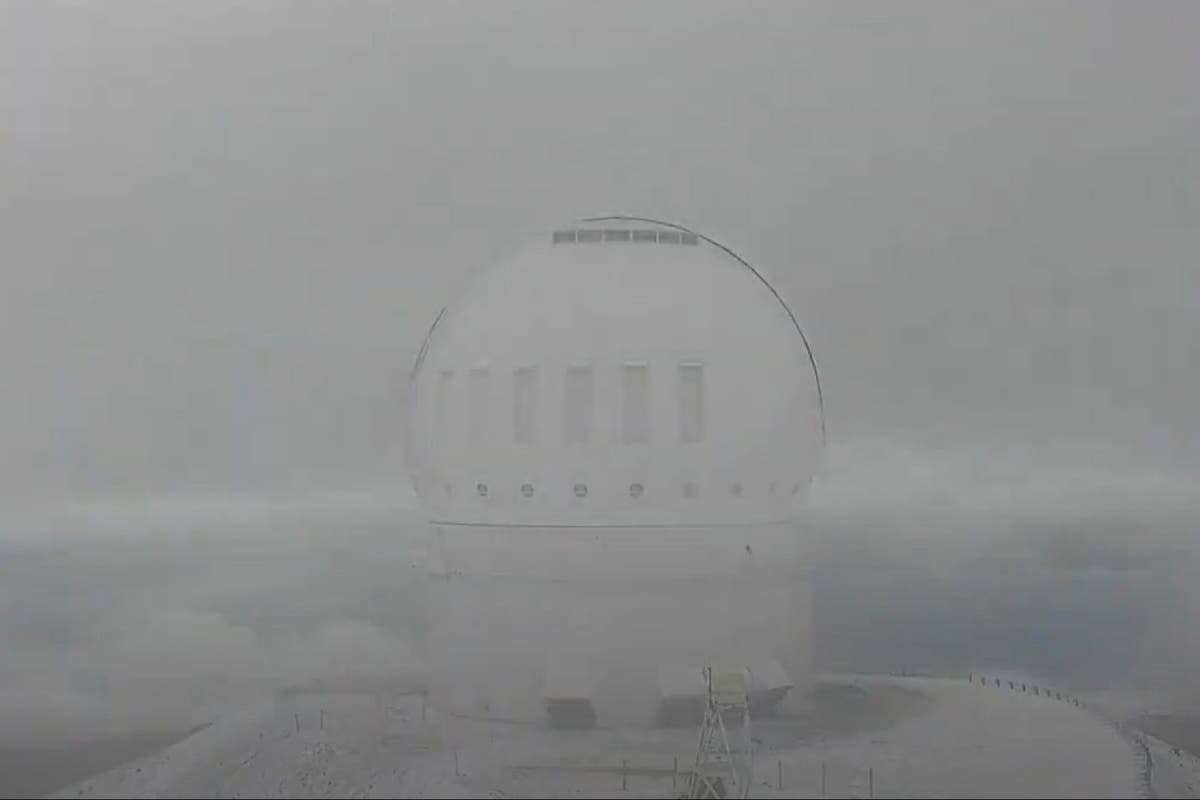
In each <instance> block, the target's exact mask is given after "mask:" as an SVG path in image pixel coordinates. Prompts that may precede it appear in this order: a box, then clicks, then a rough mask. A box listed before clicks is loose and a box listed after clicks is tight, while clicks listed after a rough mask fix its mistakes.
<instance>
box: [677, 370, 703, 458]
mask: <svg viewBox="0 0 1200 800" xmlns="http://www.w3.org/2000/svg"><path fill="white" fill-rule="evenodd" d="M703 439H704V365H703V364H700V363H699V362H696V361H684V362H681V363H680V364H679V440H680V441H682V442H699V441H703Z"/></svg>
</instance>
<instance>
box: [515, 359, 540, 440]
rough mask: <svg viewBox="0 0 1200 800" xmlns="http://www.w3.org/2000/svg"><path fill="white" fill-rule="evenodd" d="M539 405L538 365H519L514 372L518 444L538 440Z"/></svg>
mask: <svg viewBox="0 0 1200 800" xmlns="http://www.w3.org/2000/svg"><path fill="white" fill-rule="evenodd" d="M537 407H538V370H537V367H518V368H517V370H516V372H514V373H513V439H514V441H516V443H517V444H533V443H534V442H536V441H537Z"/></svg>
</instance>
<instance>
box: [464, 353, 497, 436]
mask: <svg viewBox="0 0 1200 800" xmlns="http://www.w3.org/2000/svg"><path fill="white" fill-rule="evenodd" d="M491 391H492V373H491V371H490V370H489V369H488V368H487V367H475V368H474V369H472V370H471V404H470V405H471V407H470V409H469V412H468V414H469V420H470V422H469V432H470V441H471V443H472V444H484V443H485V442H486V441H487V435H488V409H489V408H490V406H491V397H490V394H491Z"/></svg>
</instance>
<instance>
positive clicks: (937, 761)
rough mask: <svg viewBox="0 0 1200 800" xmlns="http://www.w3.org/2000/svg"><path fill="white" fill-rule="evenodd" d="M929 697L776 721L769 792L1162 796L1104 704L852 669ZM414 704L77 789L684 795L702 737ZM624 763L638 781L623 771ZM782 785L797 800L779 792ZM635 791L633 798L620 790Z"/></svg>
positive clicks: (1163, 755) (765, 741)
mask: <svg viewBox="0 0 1200 800" xmlns="http://www.w3.org/2000/svg"><path fill="white" fill-rule="evenodd" d="M839 681H840V682H841V683H843V684H847V685H851V686H855V687H858V688H859V689H861V690H863V691H864V692H865V693H866V694H867V695H870V694H872V693H880V692H883V691H885V690H888V689H896V688H900V689H905V690H909V691H910V692H920V693H921V694H923V695H924V696H925V697H926V698H927V700H926V701H923V702H921V703H919V704H917V705H916V706H913V707H912V709H910V710H909V711H906V712H905V713H904V714H903V715H902V718H900V719H898V720H894V721H892V722H891V724H887V725H883V726H875V727H874V728H872V729H870V730H864V731H860V732H858V733H855V734H852V735H841V736H835V735H832V734H828V733H822V732H821V731H820V730H814V729H812V728H811V727H808V728H805V727H804V726H795V727H793V728H789V727H788V726H789V724H792V723H790V722H789V721H788V720H773V721H771V720H762V721H759V723H758V727H757V728H756V738H759V739H760V740H761V741H762V744H761V746H760V748H759V750H758V753H757V755H756V786H755V789H754V795H756V796H779V797H782V796H788V797H795V796H801V797H819V796H822V775H824V783H825V787H824V789H825V792H824V793H825V795H826V796H831V797H867V796H869V795H870V794H872V792H873V794H874V796H877V797H910V796H925V797H963V796H970V797H1001V796H1003V797H1045V796H1053V797H1135V796H1147V795H1148V794H1149V792H1148V791H1147V786H1146V784H1145V780H1144V778H1145V776H1146V773H1147V770H1146V768H1145V764H1146V762H1145V758H1144V752H1145V751H1143V750H1142V747H1141V745H1140V744H1139V743H1138V741H1137V739H1136V737H1134V736H1133V735H1127V734H1123V733H1122V732H1121V731H1120V730H1119V729H1118V728H1117V726H1115V725H1112V724H1109V723H1108V722H1106V721H1105V720H1104V719H1103V718H1102V717H1101V716H1099V715H1098V714H1097V713H1095V712H1094V711H1091V710H1087V709H1084V708H1081V707H1077V706H1075V705H1074V704H1073V703H1072V702H1066V701H1061V700H1057V699H1054V698H1052V697H1047V696H1045V695H1038V696H1034V695H1032V694H1030V693H1021V692H1020V691H1010V690H1009V689H1008V688H1007V682H1005V685H1004V687H1003V688H997V687H995V685H994V684H989V685H988V686H986V687H981V686H980V685H979V683H978V682H974V683H968V682H967V681H964V680H955V679H935V678H897V677H883V676H853V677H842V678H840V679H839ZM422 706H423V701H422V700H421V699H420V698H419V697H415V696H398V695H387V694H378V695H374V694H367V693H341V694H337V693H327V694H305V695H296V696H292V697H280V698H279V699H278V700H277V701H276V702H269V703H264V704H263V705H261V706H258V707H253V708H248V709H246V710H244V711H243V712H241V713H239V714H237V715H235V716H232V717H230V718H227V719H224V720H221V721H218V722H217V723H216V724H214V725H212V726H210V727H208V728H206V729H204V730H202V731H200V732H198V733H196V734H194V735H193V736H191V737H190V738H188V739H186V740H184V741H182V742H179V743H178V744H175V745H173V746H171V747H168V748H166V749H165V750H163V751H161V752H159V753H156V754H154V755H151V756H148V757H146V758H142V759H140V760H138V761H136V762H133V763H131V764H128V765H125V766H123V767H120V768H118V769H115V770H112V771H110V772H108V773H105V774H104V775H101V776H97V777H95V778H92V779H89V780H87V781H84V782H82V783H80V784H77V785H75V786H72V787H70V788H69V789H66V790H64V791H63V792H61V793H59V795H58V796H61V797H114V796H129V797H151V796H154V797H239V796H266V797H283V796H300V797H334V796H352V797H373V796H397V795H402V796H411V797H468V796H493V797H512V796H533V797H550V796H571V797H606V796H613V795H616V794H617V793H618V792H620V793H621V794H622V796H631V797H634V796H642V797H667V796H672V794H673V789H672V782H673V780H675V781H676V788H677V790H682V787H683V779H682V777H679V778H677V779H676V778H674V777H673V768H674V765H675V764H676V763H677V764H678V765H679V768H680V769H681V770H683V769H686V768H687V766H688V765H689V764H690V763H691V758H692V755H693V751H692V748H693V747H694V741H695V739H694V737H695V731H693V730H687V729H683V730H616V729H598V730H592V731H578V732H550V731H547V730H545V729H542V728H540V727H530V726H514V725H506V724H502V723H484V722H476V721H468V720H462V719H454V718H445V717H439V716H438V715H436V714H435V713H434V712H433V710H432V709H425V710H424V711H423V709H422ZM1145 741H1146V749H1147V750H1148V751H1149V752H1150V762H1151V764H1152V766H1151V768H1150V770H1149V773H1150V774H1151V775H1152V780H1153V783H1154V794H1155V795H1156V796H1160V797H1195V796H1196V787H1197V786H1200V781H1198V780H1197V777H1198V776H1200V769H1198V762H1197V761H1196V759H1194V758H1191V757H1190V756H1187V755H1186V754H1175V753H1174V752H1173V751H1172V749H1171V748H1170V747H1169V746H1167V745H1165V744H1162V743H1161V742H1158V741H1157V740H1155V739H1152V738H1147V739H1146V740H1145ZM623 771H624V775H623V774H622V773H623ZM781 777H782V786H783V788H782V790H780V789H779V782H780V778H781ZM623 783H624V791H622V784H623Z"/></svg>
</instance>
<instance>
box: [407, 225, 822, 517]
mask: <svg viewBox="0 0 1200 800" xmlns="http://www.w3.org/2000/svg"><path fill="white" fill-rule="evenodd" d="M820 406H821V401H820V394H819V387H818V383H817V377H816V371H815V362H813V361H812V359H811V355H810V353H809V351H808V349H807V343H806V342H805V341H804V339H803V337H802V335H801V333H800V331H799V328H798V326H797V324H796V322H795V321H794V319H793V317H792V315H791V312H790V311H789V310H788V309H787V307H786V306H785V305H784V304H783V302H782V301H781V299H780V298H779V297H778V295H776V294H775V292H774V290H773V289H771V287H770V286H769V285H768V284H767V283H766V282H765V281H764V280H763V279H762V278H761V277H759V275H758V274H757V273H756V272H754V271H753V270H752V269H751V268H750V267H749V266H748V265H747V264H745V263H744V262H742V261H740V260H739V259H737V258H736V257H735V256H733V255H732V253H730V252H729V251H727V250H725V249H724V248H723V247H721V246H719V245H717V244H716V243H715V242H711V241H710V240H707V239H706V238H704V237H702V236H698V235H696V234H694V233H691V232H690V231H684V230H682V229H680V228H677V227H675V226H670V225H667V224H663V223H653V222H649V221H636V220H613V219H609V220H595V221H586V222H581V223H578V224H576V225H574V226H571V227H569V228H565V229H563V230H560V231H556V232H554V233H548V234H547V235H546V237H545V239H543V240H542V241H539V242H535V243H532V244H530V245H529V246H528V247H526V248H525V249H523V250H522V251H520V252H519V253H518V254H517V255H516V256H514V257H513V258H510V259H508V260H506V261H503V262H501V263H499V264H497V265H496V266H494V267H493V268H491V269H489V270H487V271H486V272H485V273H483V274H482V275H480V276H479V277H478V278H477V279H476V280H475V281H474V282H473V284H472V285H471V287H470V288H469V290H468V291H467V293H466V294H465V295H464V296H463V297H462V298H461V299H460V300H459V301H458V302H457V303H456V304H455V305H453V306H451V307H450V308H449V309H447V310H445V311H444V312H443V313H442V315H440V316H439V318H438V321H437V322H435V324H434V327H433V329H432V330H431V332H430V337H429V339H428V341H427V342H426V344H425V347H424V348H423V349H422V352H421V354H420V356H419V357H418V360H417V365H416V368H415V369H414V372H413V380H412V386H411V395H410V403H409V414H410V419H409V443H408V454H409V461H410V467H411V470H412V476H413V482H414V485H415V487H416V489H417V493H418V494H419V495H420V497H421V498H422V500H423V502H424V503H425V504H426V505H427V509H428V512H429V514H430V516H431V518H433V519H434V520H436V521H441V522H457V523H478V524H503V525H513V524H532V525H555V526H560V525H606V526H611V525H620V526H626V525H638V526H641V525H686V524H713V523H744V522H763V521H774V520H784V519H787V518H789V517H791V516H792V515H793V514H794V512H795V511H796V510H797V508H798V506H799V505H800V504H801V503H802V502H803V499H804V497H805V496H806V494H807V489H808V485H809V482H810V480H811V478H812V476H813V473H814V471H815V469H816V466H817V463H818V457H819V455H820V451H821V447H822V440H823V431H822V418H821V407H820Z"/></svg>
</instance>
